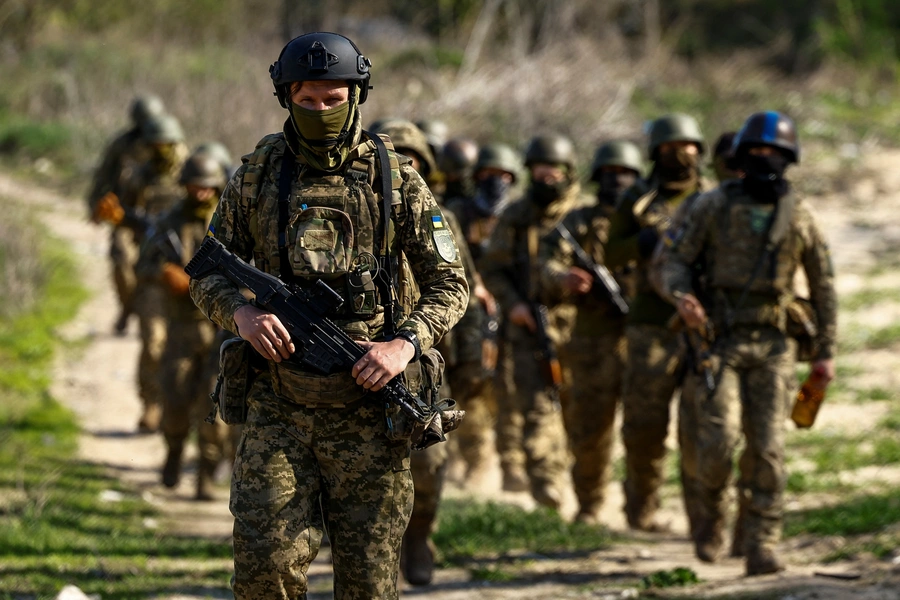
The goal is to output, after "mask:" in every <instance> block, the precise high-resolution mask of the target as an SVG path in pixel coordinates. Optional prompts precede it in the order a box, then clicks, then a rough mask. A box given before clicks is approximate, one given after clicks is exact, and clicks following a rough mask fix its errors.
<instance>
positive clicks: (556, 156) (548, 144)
mask: <svg viewBox="0 0 900 600" xmlns="http://www.w3.org/2000/svg"><path fill="white" fill-rule="evenodd" d="M576 162H577V158H576V157H575V146H574V145H573V144H572V140H570V139H569V138H567V137H565V136H562V135H539V136H537V137H535V138H532V140H531V141H530V142H528V147H527V148H526V149H525V166H526V167H530V166H531V165H533V164H535V163H547V164H551V165H566V166H567V167H569V169H570V170H575V165H576Z"/></svg>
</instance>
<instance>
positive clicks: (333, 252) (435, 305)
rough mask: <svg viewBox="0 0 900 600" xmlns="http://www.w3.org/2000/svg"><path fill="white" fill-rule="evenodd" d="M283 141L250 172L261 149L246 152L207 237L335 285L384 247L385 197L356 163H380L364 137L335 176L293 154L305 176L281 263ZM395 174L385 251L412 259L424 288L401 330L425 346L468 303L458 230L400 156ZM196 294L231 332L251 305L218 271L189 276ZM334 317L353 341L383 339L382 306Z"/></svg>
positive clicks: (259, 262) (294, 189)
mask: <svg viewBox="0 0 900 600" xmlns="http://www.w3.org/2000/svg"><path fill="white" fill-rule="evenodd" d="M286 147H287V143H286V141H285V136H284V134H280V133H279V134H273V135H269V136H266V137H265V138H263V140H262V141H261V142H260V144H259V145H258V147H257V148H258V150H259V149H260V148H266V153H265V165H262V166H264V167H265V168H264V169H262V170H261V171H259V170H257V171H253V170H252V167H254V165H253V161H254V160H255V159H254V157H256V156H260V154H258V153H254V154H252V155H247V156H245V157H244V158H243V161H244V164H243V165H242V166H241V167H239V168H238V170H237V171H236V173H235V174H234V176H233V177H232V179H231V181H230V182H229V183H228V185H227V186H226V188H225V191H224V192H223V194H222V197H221V199H220V200H219V205H218V207H217V208H216V212H215V214H214V215H213V219H212V222H211V223H210V229H209V235H212V236H214V237H216V238H217V239H218V240H219V241H221V242H222V243H223V244H224V245H225V246H226V247H227V248H228V249H229V250H231V251H232V252H234V253H235V254H236V255H237V256H239V257H241V258H242V259H244V260H246V261H249V260H250V259H253V260H254V261H255V264H256V267H257V268H259V269H261V270H263V271H265V272H267V273H272V274H274V275H278V276H281V275H282V271H283V270H285V269H290V270H289V271H288V277H289V278H293V279H294V280H299V281H301V282H302V281H306V282H312V281H314V280H316V279H323V280H326V282H329V283H332V282H333V281H335V280H336V279H338V278H340V276H341V274H342V273H346V272H347V271H348V270H349V269H351V268H354V265H356V264H357V263H358V262H359V261H360V260H363V259H365V257H366V256H367V255H368V254H373V255H379V254H380V253H381V246H382V242H383V240H382V238H383V235H382V233H381V232H382V231H383V221H382V217H383V215H382V208H381V199H380V194H376V193H375V192H374V190H373V187H372V182H371V181H370V180H367V179H366V175H365V173H366V171H362V172H360V171H359V170H358V169H357V167H356V166H357V165H359V164H360V163H362V164H363V165H364V166H365V165H366V164H369V165H371V164H374V161H375V158H374V157H375V143H374V142H372V141H371V140H369V139H367V138H362V139H361V141H360V143H359V144H358V145H357V146H356V147H355V148H354V149H353V150H352V151H351V153H350V156H349V157H348V159H347V160H346V161H345V162H344V164H343V165H342V166H341V168H340V169H339V170H338V171H337V172H335V173H322V172H316V171H313V170H312V169H310V168H308V167H307V166H306V165H304V164H303V161H302V158H301V157H300V156H297V161H298V172H299V174H295V175H294V176H293V177H292V178H291V193H290V198H289V202H290V204H289V210H288V212H289V227H288V228H287V231H286V232H285V234H286V236H285V237H286V242H287V246H288V247H289V251H290V259H291V265H281V264H280V258H279V254H280V252H279V247H278V241H279V232H278V195H279V194H278V190H279V177H280V174H281V170H282V168H281V166H282V162H283V158H284V156H285V150H286ZM394 156H395V157H396V156H397V155H394ZM394 160H396V159H394ZM392 163H394V161H393V160H392ZM392 166H393V164H392ZM251 175H252V177H251ZM390 176H391V179H392V181H394V182H395V183H396V184H397V185H396V189H395V191H394V192H393V194H392V198H391V215H390V219H391V223H390V224H391V239H389V240H388V246H389V251H390V254H391V255H392V256H395V257H396V256H400V255H401V253H402V255H404V256H405V257H406V258H407V259H408V265H409V267H410V270H411V273H412V276H413V277H414V278H415V282H416V284H417V286H418V289H419V294H418V299H417V300H416V301H415V304H414V305H413V306H410V307H406V311H407V312H406V314H404V315H402V317H401V319H400V322H399V323H398V330H410V331H412V332H414V333H415V334H416V336H417V337H418V339H419V343H420V346H421V349H422V351H425V350H427V349H428V348H430V347H431V346H432V345H433V344H434V343H435V342H437V341H438V340H440V338H441V337H442V336H443V335H444V334H445V333H446V332H447V331H449V330H450V328H451V327H452V326H453V325H454V324H455V323H456V322H457V321H458V320H459V318H460V316H461V315H462V313H463V311H464V309H465V306H466V303H467V302H468V286H467V284H466V281H465V275H464V272H463V268H462V264H461V263H460V259H459V252H458V250H457V249H456V244H455V242H454V241H453V236H452V235H451V234H450V232H449V231H448V227H447V224H446V222H445V220H444V218H443V214H442V213H441V210H440V208H439V207H438V205H437V203H436V202H435V200H434V197H433V196H432V194H431V192H430V191H429V189H428V187H427V186H426V185H425V182H424V181H423V180H422V178H421V177H420V176H419V174H418V173H416V171H415V170H413V168H412V167H411V166H410V165H409V162H408V161H402V160H401V161H400V162H399V164H397V165H396V168H395V169H394V168H392V169H391V171H390ZM191 297H192V298H193V299H194V301H195V302H196V304H197V306H198V307H200V310H201V311H203V313H204V314H205V315H207V316H208V317H209V318H210V319H212V320H213V321H214V322H215V323H217V324H218V325H219V326H221V327H223V328H224V329H227V330H229V331H236V330H237V327H236V325H235V323H234V312H235V311H236V310H237V309H238V308H240V307H242V306H244V305H245V304H247V302H248V301H247V300H246V299H245V298H244V296H243V295H242V294H241V293H240V291H239V290H238V288H237V287H236V286H235V285H234V284H232V283H231V282H230V281H228V280H227V279H226V278H224V277H223V276H219V275H212V276H210V277H207V278H206V279H203V280H202V281H196V280H192V281H191ZM335 321H336V322H337V324H338V325H339V326H341V327H342V328H343V329H344V330H345V331H347V333H348V334H349V335H351V336H352V337H355V338H357V339H376V340H377V339H380V336H381V333H382V329H383V325H384V311H383V307H381V306H377V307H375V311H374V315H373V316H371V317H368V318H356V319H335Z"/></svg>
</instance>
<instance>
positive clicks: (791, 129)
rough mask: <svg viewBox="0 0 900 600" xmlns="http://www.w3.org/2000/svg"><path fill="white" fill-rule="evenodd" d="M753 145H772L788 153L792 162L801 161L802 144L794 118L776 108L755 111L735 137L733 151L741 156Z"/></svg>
mask: <svg viewBox="0 0 900 600" xmlns="http://www.w3.org/2000/svg"><path fill="white" fill-rule="evenodd" d="M753 146H772V147H774V148H778V149H779V150H782V151H783V152H785V154H787V155H788V156H789V157H790V159H791V162H794V163H799V162H800V144H799V143H798V142H797V126H796V125H794V121H793V119H791V118H790V117H789V116H787V115H786V114H784V113H780V112H777V111H774V110H768V111H765V112H758V113H753V114H752V115H750V117H749V118H748V119H747V120H746V121H745V122H744V126H743V127H741V130H740V131H739V132H738V134H737V136H735V138H734V145H733V146H732V153H733V154H734V156H735V157H736V158H741V157H742V155H743V153H744V152H746V151H747V149H749V148H752V147H753Z"/></svg>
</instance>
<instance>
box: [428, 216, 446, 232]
mask: <svg viewBox="0 0 900 600" xmlns="http://www.w3.org/2000/svg"><path fill="white" fill-rule="evenodd" d="M431 227H432V228H434V229H443V228H444V217H442V216H441V215H432V217H431Z"/></svg>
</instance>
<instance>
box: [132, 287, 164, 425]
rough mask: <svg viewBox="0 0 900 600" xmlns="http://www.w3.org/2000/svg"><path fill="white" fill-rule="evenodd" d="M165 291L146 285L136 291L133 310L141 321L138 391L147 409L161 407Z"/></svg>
mask: <svg viewBox="0 0 900 600" xmlns="http://www.w3.org/2000/svg"><path fill="white" fill-rule="evenodd" d="M164 294H165V292H164V291H163V289H162V288H161V287H160V286H159V285H157V284H151V283H144V284H142V285H141V286H140V288H139V289H138V290H137V291H136V292H135V300H134V309H135V312H136V313H137V315H138V318H139V319H140V335H141V353H140V356H139V358H138V392H139V394H140V396H141V401H142V402H143V403H144V409H145V411H146V410H147V408H149V407H152V406H155V407H162V405H163V393H162V386H161V379H160V364H161V361H162V356H163V352H164V351H165V347H166V330H167V325H166V317H165V311H164V308H163V305H164V302H163V300H164Z"/></svg>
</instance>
